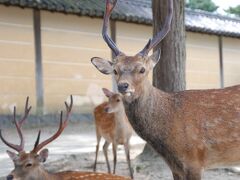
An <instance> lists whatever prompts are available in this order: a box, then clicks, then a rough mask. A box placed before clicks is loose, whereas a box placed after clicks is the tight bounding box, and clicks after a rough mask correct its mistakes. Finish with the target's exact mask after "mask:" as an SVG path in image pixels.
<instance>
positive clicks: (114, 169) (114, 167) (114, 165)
mask: <svg viewBox="0 0 240 180" xmlns="http://www.w3.org/2000/svg"><path fill="white" fill-rule="evenodd" d="M112 147H113V148H112V150H113V174H115V172H116V164H117V143H115V142H113V144H112Z"/></svg>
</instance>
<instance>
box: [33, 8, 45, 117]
mask: <svg viewBox="0 0 240 180" xmlns="http://www.w3.org/2000/svg"><path fill="white" fill-rule="evenodd" d="M33 28H34V45H35V81H36V100H37V101H36V107H37V108H36V114H37V115H42V114H43V111H44V88H43V70H42V48H41V13H40V10H37V9H33Z"/></svg>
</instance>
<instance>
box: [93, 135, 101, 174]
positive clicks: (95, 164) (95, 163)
mask: <svg viewBox="0 0 240 180" xmlns="http://www.w3.org/2000/svg"><path fill="white" fill-rule="evenodd" d="M96 134H97V145H96V153H95V162H94V166H93V171H94V172H95V171H96V168H97V159H98V150H99V143H100V140H101V135H100V134H99V133H98V131H96Z"/></svg>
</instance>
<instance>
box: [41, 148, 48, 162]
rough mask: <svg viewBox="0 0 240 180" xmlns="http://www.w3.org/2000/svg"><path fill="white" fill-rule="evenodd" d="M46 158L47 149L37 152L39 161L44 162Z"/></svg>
mask: <svg viewBox="0 0 240 180" xmlns="http://www.w3.org/2000/svg"><path fill="white" fill-rule="evenodd" d="M47 158H48V149H43V150H42V151H41V152H40V153H39V161H40V162H45V161H46V160H47Z"/></svg>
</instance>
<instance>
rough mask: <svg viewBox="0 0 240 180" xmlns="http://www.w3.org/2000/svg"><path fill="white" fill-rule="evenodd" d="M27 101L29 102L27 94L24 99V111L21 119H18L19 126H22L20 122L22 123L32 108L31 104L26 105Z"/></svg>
mask: <svg viewBox="0 0 240 180" xmlns="http://www.w3.org/2000/svg"><path fill="white" fill-rule="evenodd" d="M28 102H29V96H28V97H27V99H26V103H25V112H24V116H23V117H22V119H21V120H19V121H18V122H19V126H20V127H22V124H23V123H24V121H25V120H26V119H27V117H28V115H29V112H30V111H31V109H32V106H30V107H28Z"/></svg>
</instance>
